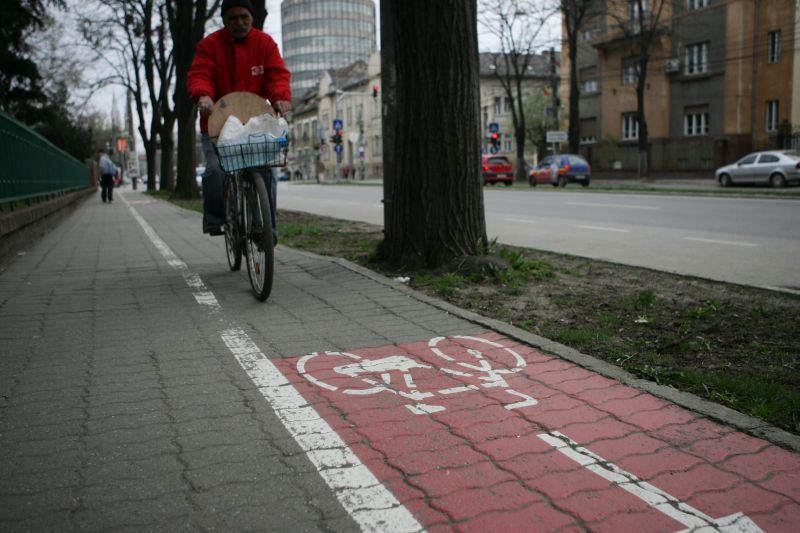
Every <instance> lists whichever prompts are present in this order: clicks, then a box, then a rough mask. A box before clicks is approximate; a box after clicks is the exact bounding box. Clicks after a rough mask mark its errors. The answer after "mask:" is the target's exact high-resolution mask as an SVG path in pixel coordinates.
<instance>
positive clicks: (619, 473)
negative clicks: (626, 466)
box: [537, 431, 763, 533]
mask: <svg viewBox="0 0 800 533" xmlns="http://www.w3.org/2000/svg"><path fill="white" fill-rule="evenodd" d="M537 436H538V437H539V438H540V439H542V440H543V441H545V442H546V443H547V444H549V445H550V446H552V447H554V448H555V449H557V450H558V451H559V452H561V453H563V454H564V455H566V456H567V457H569V458H570V459H572V460H573V461H575V462H576V463H578V464H579V465H581V466H583V467H585V468H586V469H587V470H590V471H591V472H594V473H595V474H597V475H598V476H600V477H602V478H603V479H606V480H608V481H610V482H611V483H612V484H614V485H617V486H618V487H619V488H621V489H624V490H626V491H627V492H629V493H631V494H633V495H634V496H636V497H637V498H639V499H640V500H642V501H644V502H645V503H646V504H647V505H649V506H650V507H653V508H654V509H656V510H658V511H660V512H662V513H664V514H665V515H667V516H669V517H670V518H672V519H673V520H676V521H678V522H680V523H681V524H683V525H684V526H686V527H687V528H689V529H687V530H681V531H680V532H679V533H684V531H686V532H688V531H704V532H708V533H711V532H715V531H716V532H724V533H763V530H762V529H761V528H760V527H758V526H757V525H756V524H755V522H753V521H752V520H750V518H748V517H747V516H746V515H745V514H744V513H734V514H732V515H729V516H724V517H722V518H717V519H714V518H711V517H710V516H708V515H707V514H705V513H703V512H701V511H699V510H697V509H695V508H694V507H692V506H690V505H688V504H685V503H683V502H681V501H680V500H678V499H677V498H675V497H674V496H672V495H670V494H667V493H666V492H664V491H663V490H661V489H659V488H657V487H654V486H653V485H651V484H650V483H647V482H646V481H642V480H641V479H639V478H638V477H636V476H635V475H633V474H631V473H630V472H627V471H625V470H623V469H621V468H620V467H618V466H617V465H615V464H612V463H609V462H608V461H606V460H605V459H603V458H602V457H600V456H599V455H597V454H595V453H592V452H590V451H589V450H587V449H586V448H583V447H582V446H579V445H578V443H577V442H575V441H574V440H572V439H570V438H569V437H567V436H566V435H564V434H563V433H559V432H558V431H553V432H551V433H542V434H540V435H537Z"/></svg>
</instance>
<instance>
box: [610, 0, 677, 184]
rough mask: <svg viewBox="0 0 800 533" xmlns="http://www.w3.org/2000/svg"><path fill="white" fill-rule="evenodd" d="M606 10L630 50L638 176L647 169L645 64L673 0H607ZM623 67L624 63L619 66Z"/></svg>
mask: <svg viewBox="0 0 800 533" xmlns="http://www.w3.org/2000/svg"><path fill="white" fill-rule="evenodd" d="M607 2H608V14H609V16H610V17H611V18H612V20H614V21H615V29H616V30H617V32H618V35H619V36H620V37H621V42H622V43H624V46H627V48H628V52H629V54H630V56H629V61H630V65H629V66H628V68H630V69H631V72H632V74H633V76H634V78H635V80H636V120H637V124H638V128H639V131H638V133H639V137H638V149H639V166H638V167H639V171H638V174H639V177H640V178H646V177H647V176H648V174H649V172H650V168H649V167H650V164H649V163H650V162H649V150H648V133H647V118H646V116H645V105H644V102H645V98H644V97H645V91H646V90H647V68H648V66H649V64H650V60H651V59H652V57H653V54H654V51H655V49H656V48H657V47H658V46H659V45H660V44H661V37H662V36H663V35H666V33H667V32H668V27H667V25H666V24H665V19H666V18H667V17H668V16H669V15H670V14H671V12H672V9H671V8H672V4H673V3H674V0H607ZM623 68H625V67H623Z"/></svg>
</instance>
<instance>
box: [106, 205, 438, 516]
mask: <svg viewBox="0 0 800 533" xmlns="http://www.w3.org/2000/svg"><path fill="white" fill-rule="evenodd" d="M120 196H121V197H122V201H123V202H124V203H126V204H127V206H128V209H129V210H130V212H131V214H132V215H133V218H134V219H136V221H137V222H138V223H139V225H140V226H141V227H142V230H144V233H145V235H147V236H148V238H149V239H150V241H151V242H152V243H153V245H154V246H155V247H156V249H157V250H158V251H159V252H160V253H161V255H162V257H164V259H165V260H166V261H167V263H169V265H170V266H172V267H173V268H174V269H175V270H177V271H178V272H179V273H180V274H181V276H183V279H184V280H186V284H187V285H188V286H189V287H190V288H191V289H192V291H193V295H194V297H195V299H196V300H197V302H198V303H200V304H201V305H205V306H208V308H209V311H210V312H211V314H212V315H219V314H220V313H221V312H222V306H221V305H220V304H219V302H218V301H217V299H216V297H215V296H214V294H213V293H212V292H211V291H209V290H208V289H207V288H206V286H205V284H204V283H203V280H202V279H201V278H200V276H199V275H197V274H196V273H194V272H191V271H190V270H189V266H188V265H187V264H186V263H185V262H183V261H182V260H181V259H180V258H179V257H178V256H177V255H175V253H174V252H173V251H172V250H171V249H170V248H169V246H167V244H166V243H165V242H164V241H163V240H162V239H161V238H160V237H159V236H158V234H157V233H156V232H155V230H154V229H153V228H152V227H151V226H150V224H148V223H147V221H145V220H144V218H142V216H141V215H140V214H139V213H138V212H137V211H136V209H135V208H134V207H133V206H132V205H131V204H130V202H128V201H127V200H126V199H125V197H124V195H122V194H120ZM216 318H219V317H218V316H217V317H216ZM222 322H223V323H224V324H225V325H226V327H225V328H224V329H223V330H221V331H220V332H219V334H220V337H221V338H222V341H223V342H224V343H225V345H226V346H227V347H228V349H229V350H230V351H231V353H232V354H233V356H234V357H235V358H236V360H237V361H238V362H239V364H240V365H241V367H242V368H243V369H244V371H245V372H246V373H247V375H248V376H249V377H250V379H251V380H252V381H253V383H254V384H255V385H256V386H257V387H258V388H259V391H260V392H261V394H262V395H263V396H264V398H265V399H266V400H267V401H268V402H269V404H270V405H271V406H272V408H273V409H274V410H275V414H276V415H277V416H278V418H279V419H280V420H281V422H282V423H283V425H284V427H286V429H287V430H288V431H289V433H290V434H291V435H292V436H293V437H294V439H295V441H297V443H298V444H299V445H300V447H301V448H302V449H303V451H305V452H306V455H307V456H308V458H309V459H310V460H311V462H312V463H313V464H314V466H315V467H316V468H317V471H318V472H319V474H320V476H321V477H322V479H324V480H325V482H326V483H327V484H328V486H329V487H330V488H331V489H332V490H333V493H334V494H335V495H336V497H337V498H338V500H339V502H340V503H341V504H342V506H343V507H344V508H345V510H346V511H347V512H348V513H349V514H350V516H351V517H352V518H353V519H354V520H355V521H356V523H358V525H359V526H360V527H361V529H362V530H363V531H375V532H378V531H381V532H383V531H398V532H416V531H423V527H422V525H421V524H420V523H419V522H417V520H416V519H415V518H414V516H413V515H412V514H411V513H410V512H409V510H408V509H406V507H405V506H404V505H402V504H401V503H400V502H399V501H398V500H397V498H395V496H394V494H392V493H391V492H389V491H388V490H387V489H386V487H384V486H383V484H382V483H381V482H380V481H379V480H378V478H376V477H375V475H374V474H373V473H372V472H370V470H369V469H368V468H367V467H366V466H365V465H364V464H362V463H361V461H360V460H359V459H358V457H357V456H356V454H355V453H354V452H353V451H352V450H351V449H350V447H348V446H347V444H345V442H344V441H343V440H342V439H341V437H339V435H338V434H337V433H336V432H335V431H334V430H333V428H331V427H330V425H329V424H328V423H327V422H326V421H325V420H324V419H323V418H322V417H321V416H320V415H319V413H317V411H316V410H315V409H314V408H313V407H311V406H310V405H308V403H307V402H306V400H305V399H304V398H303V396H302V395H301V394H300V393H299V392H298V391H297V389H296V388H295V387H294V386H292V384H291V383H289V381H288V380H287V379H286V377H285V376H284V375H283V374H282V373H281V371H280V370H278V368H277V367H276V366H275V365H274V364H273V363H272V361H270V360H269V359H268V358H267V356H266V355H264V353H263V352H261V350H260V349H259V348H258V346H257V345H256V344H255V342H253V340H252V339H251V338H250V336H249V335H247V333H246V332H245V331H244V330H243V329H241V328H240V327H239V326H237V325H236V323H235V322H233V321H232V320H229V319H228V320H224V321H222Z"/></svg>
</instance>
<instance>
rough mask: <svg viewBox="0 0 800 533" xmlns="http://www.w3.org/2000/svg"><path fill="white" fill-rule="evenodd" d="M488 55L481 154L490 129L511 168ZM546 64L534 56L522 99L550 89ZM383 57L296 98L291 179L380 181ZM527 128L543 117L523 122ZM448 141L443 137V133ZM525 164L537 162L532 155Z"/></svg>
mask: <svg viewBox="0 0 800 533" xmlns="http://www.w3.org/2000/svg"><path fill="white" fill-rule="evenodd" d="M497 59H498V58H496V57H494V56H492V54H481V57H480V68H481V70H480V94H481V103H480V106H481V137H482V139H483V150H484V152H485V153H488V152H489V150H490V125H491V124H496V125H497V131H498V133H499V135H500V139H501V142H500V147H499V153H501V154H503V155H506V156H508V158H509V159H510V160H511V161H512V162H513V163H514V164H516V162H515V156H516V139H515V138H514V130H513V120H512V116H511V111H510V102H509V101H508V98H507V96H506V93H505V90H504V89H503V87H502V84H501V81H500V79H499V78H498V76H497V71H496V65H497V64H499V63H500V62H499V61H498V60H497ZM548 62H549V58H547V57H545V56H535V57H533V58H532V59H531V62H530V65H531V67H530V69H529V70H528V73H527V74H526V75H525V76H524V78H523V98H525V99H528V98H530V97H532V96H533V95H540V94H543V92H544V88H545V87H546V86H547V84H549V80H550V77H549V74H548V71H547V68H548V67H547V65H548ZM501 74H502V73H501ZM380 84H381V56H380V53H378V52H375V53H373V54H372V55H371V56H370V57H369V60H368V61H356V62H354V63H352V64H350V65H348V66H346V67H343V68H339V69H328V70H326V71H324V72H323V73H322V75H321V76H320V77H319V79H318V80H317V84H316V86H315V87H313V88H312V89H310V90H308V91H306V92H305V93H304V94H303V96H301V97H299V98H295V100H294V102H293V104H294V106H293V107H294V110H293V113H292V121H291V124H290V136H291V141H290V151H289V171H290V173H291V175H292V177H293V179H316V180H331V179H342V178H345V177H347V178H351V179H382V178H383V138H382V127H383V126H382V120H381V118H382V117H381V112H382V109H381V106H382V98H381V96H382V93H381V90H380ZM527 118H528V120H529V121H530V123H535V122H542V120H544V119H545V117H543V116H530V117H527ZM336 119H338V120H339V121H341V124H342V130H341V131H342V137H343V142H342V144H341V152H336V148H335V146H336V145H335V144H334V143H333V142H332V139H331V138H332V137H333V134H334V120H336ZM442 135H446V132H442ZM526 152H528V153H529V155H526V160H527V161H529V162H533V161H534V160H535V158H536V154H535V153H534V151H533V149H532V145H531V150H530V151H527V150H526Z"/></svg>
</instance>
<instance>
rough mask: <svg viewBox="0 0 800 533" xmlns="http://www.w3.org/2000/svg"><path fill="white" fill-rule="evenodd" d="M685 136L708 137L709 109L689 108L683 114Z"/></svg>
mask: <svg viewBox="0 0 800 533" xmlns="http://www.w3.org/2000/svg"><path fill="white" fill-rule="evenodd" d="M683 134H684V135H686V136H687V137H695V136H697V135H708V108H687V109H686V110H685V111H684V114H683Z"/></svg>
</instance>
